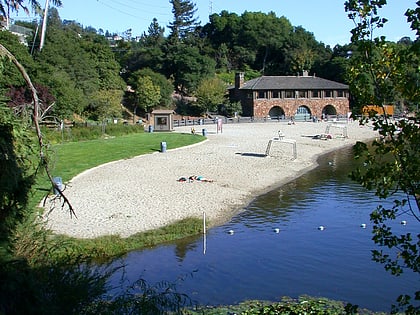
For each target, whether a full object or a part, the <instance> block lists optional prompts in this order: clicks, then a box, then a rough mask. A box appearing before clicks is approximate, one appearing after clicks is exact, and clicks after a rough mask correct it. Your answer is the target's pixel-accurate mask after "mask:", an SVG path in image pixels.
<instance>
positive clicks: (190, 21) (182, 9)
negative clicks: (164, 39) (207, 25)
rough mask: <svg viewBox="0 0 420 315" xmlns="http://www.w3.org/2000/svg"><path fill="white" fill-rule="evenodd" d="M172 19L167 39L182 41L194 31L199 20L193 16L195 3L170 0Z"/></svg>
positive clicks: (195, 10) (186, 0) (183, 0)
mask: <svg viewBox="0 0 420 315" xmlns="http://www.w3.org/2000/svg"><path fill="white" fill-rule="evenodd" d="M169 2H170V3H171V4H172V13H173V14H174V21H173V22H171V23H169V26H168V28H169V29H170V30H171V33H170V35H169V39H171V40H173V41H175V42H178V41H183V40H185V39H186V38H188V37H189V36H190V35H192V34H193V33H194V31H195V30H196V28H197V27H198V26H199V25H200V22H199V21H198V20H197V18H196V17H194V15H195V13H196V12H197V9H196V7H195V3H192V2H191V1H189V0H170V1H169Z"/></svg>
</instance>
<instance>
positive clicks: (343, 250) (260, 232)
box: [116, 150, 419, 311]
mask: <svg viewBox="0 0 420 315" xmlns="http://www.w3.org/2000/svg"><path fill="white" fill-rule="evenodd" d="M349 154H350V152H349V150H347V151H346V150H343V151H339V152H335V153H331V154H329V155H327V156H326V157H325V158H323V159H322V160H320V164H321V165H320V167H319V168H317V169H316V170H314V171H312V172H310V173H308V174H306V175H304V176H303V177H301V178H299V179H298V180H296V181H292V182H291V183H289V184H288V185H285V186H283V187H281V188H279V189H276V190H274V191H272V192H269V193H267V194H265V195H263V196H261V197H259V198H257V199H255V200H254V201H253V202H252V203H251V204H250V205H249V206H247V207H246V208H245V209H244V211H243V212H241V213H240V214H238V215H237V216H236V217H234V218H233V219H232V220H231V221H230V222H228V223H227V224H225V225H223V226H220V227H217V228H214V229H211V230H210V231H208V233H207V251H206V254H205V255H203V239H202V237H200V236H197V237H193V238H190V239H187V240H183V241H180V242H176V243H173V244H167V245H163V246H159V247H157V248H155V249H153V250H143V251H139V252H132V253H129V254H128V255H127V257H126V259H125V261H124V262H125V263H126V264H127V267H126V268H125V272H126V276H127V278H128V279H132V280H136V279H137V278H138V277H142V278H144V279H146V280H147V281H149V282H151V283H157V282H159V281H162V280H165V281H169V282H173V283H177V287H178V290H179V291H180V292H183V293H186V294H188V295H189V296H190V297H191V298H192V299H194V300H195V301H197V302H198V303H200V304H204V305H206V304H211V305H219V304H234V303H239V302H241V301H243V300H245V299H268V300H278V299H279V298H280V297H281V296H292V297H297V296H299V295H302V294H309V295H312V296H325V297H329V298H332V299H337V300H343V301H349V302H351V303H354V304H358V305H360V306H362V307H368V308H371V309H373V310H384V311H388V310H389V307H390V305H391V304H392V303H394V302H395V299H396V297H397V295H399V294H401V293H412V292H414V291H415V290H417V289H418V287H419V279H418V275H412V274H409V273H406V274H404V275H403V276H402V277H398V278H396V277H393V276H391V275H389V274H388V273H386V272H385V271H384V270H383V266H381V265H379V264H376V263H374V262H372V261H371V260H370V258H371V249H372V248H373V247H374V245H373V242H372V241H371V230H370V227H369V213H370V212H371V211H372V210H373V209H374V208H375V207H376V203H377V200H376V198H375V197H374V196H373V195H372V194H369V193H367V192H366V191H365V190H364V189H363V188H361V187H360V186H358V185H357V184H354V183H352V182H350V181H349V179H348V174H349V172H350V170H351V169H352V168H353V167H354V161H352V160H351V159H348V158H346V157H347V156H349ZM342 157H344V158H342ZM407 220H409V218H407ZM361 224H367V228H366V229H363V228H361ZM321 225H322V226H324V227H325V229H324V230H323V231H321V230H319V229H318V227H319V226H321ZM276 229H279V233H276V232H275V230H276ZM395 229H397V231H404V232H409V231H411V232H413V233H414V232H415V226H414V225H413V224H411V225H410V224H407V225H406V226H402V225H401V224H396V225H395ZM230 230H232V231H234V233H232V234H230V233H228V232H229V231H230ZM116 277H117V276H116Z"/></svg>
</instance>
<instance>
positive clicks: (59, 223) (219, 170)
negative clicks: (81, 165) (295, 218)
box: [45, 122, 376, 238]
mask: <svg viewBox="0 0 420 315" xmlns="http://www.w3.org/2000/svg"><path fill="white" fill-rule="evenodd" d="M328 124H329V123H327V122H318V123H313V122H296V124H295V125H289V124H288V123H287V122H266V123H240V124H224V125H223V129H222V132H217V129H216V125H205V126H200V129H199V128H197V126H196V130H197V131H199V132H200V133H201V128H205V129H206V131H207V140H206V141H204V142H202V143H200V144H197V145H193V146H189V147H184V148H179V149H173V150H171V144H170V143H167V148H168V149H167V151H166V152H163V153H162V152H156V153H153V154H147V155H142V156H138V157H135V158H132V159H127V160H121V161H116V162H112V163H107V164H104V165H101V166H99V167H96V168H93V169H90V170H87V171H85V172H83V173H81V174H79V175H78V176H76V177H74V178H73V179H72V180H71V181H70V182H69V183H66V184H67V188H66V190H65V194H66V196H67V197H68V198H69V199H70V201H71V203H72V205H73V207H74V209H75V212H76V215H77V218H70V216H69V212H68V211H66V209H61V207H60V205H59V204H58V203H57V207H56V208H55V209H54V210H53V211H52V212H50V213H49V214H48V215H46V216H45V219H46V220H47V227H48V228H50V229H51V230H53V231H54V232H55V233H57V234H65V235H68V236H72V237H77V238H95V237H99V236H103V235H110V234H113V235H120V236H121V237H128V236H130V235H133V234H136V233H138V232H143V231H146V230H151V229H155V228H158V227H161V226H165V225H167V224H170V223H173V222H175V221H178V220H181V219H183V218H187V217H200V218H201V217H202V216H203V213H205V214H206V218H207V220H208V222H209V223H210V224H211V225H213V226H214V225H218V224H222V223H224V222H227V221H228V220H229V219H230V218H231V217H232V216H233V215H235V214H236V213H238V212H239V211H241V210H242V209H243V207H245V206H246V205H247V204H248V203H249V202H250V201H251V200H252V199H253V198H255V197H256V196H258V195H260V194H262V193H264V192H267V191H269V190H271V189H274V188H276V187H279V186H281V185H282V184H284V183H286V182H288V181H290V180H291V179H293V178H296V177H298V176H299V175H301V174H302V173H304V172H306V171H308V170H310V169H312V168H314V167H316V159H317V157H318V156H319V155H321V154H323V153H326V152H329V151H331V150H335V149H338V148H341V147H344V146H349V145H352V144H354V143H355V142H356V141H358V140H359V141H367V140H369V139H372V138H374V137H375V136H376V133H375V132H374V131H373V130H372V128H370V127H367V126H359V124H358V122H350V123H340V126H342V127H340V128H338V127H335V126H334V125H332V127H331V128H330V132H329V133H330V134H331V136H332V139H328V140H319V139H313V138H312V136H314V135H319V134H324V133H325V132H326V127H327V126H328ZM343 126H345V127H346V128H345V129H344V128H343ZM279 131H281V132H282V133H283V134H284V137H285V139H288V140H295V141H296V149H297V158H296V159H293V145H292V144H291V143H287V142H280V141H273V143H272V146H271V150H270V154H269V155H268V156H266V155H265V153H266V149H267V145H268V142H269V140H270V139H273V138H277V137H278V133H279ZM343 131H347V137H343ZM174 132H186V133H189V132H190V127H178V128H175V131H174ZM191 175H201V176H204V177H206V178H209V179H212V180H213V182H199V181H194V182H188V181H186V182H178V181H177V180H178V179H179V178H180V177H187V178H188V177H189V176H191ZM50 206H51V202H50V201H48V202H47V208H49V207H50ZM46 212H48V211H46Z"/></svg>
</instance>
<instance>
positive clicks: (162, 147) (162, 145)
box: [160, 142, 166, 153]
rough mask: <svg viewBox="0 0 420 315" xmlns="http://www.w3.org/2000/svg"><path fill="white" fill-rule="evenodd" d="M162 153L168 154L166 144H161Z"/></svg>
mask: <svg viewBox="0 0 420 315" xmlns="http://www.w3.org/2000/svg"><path fill="white" fill-rule="evenodd" d="M160 152H162V153H165V152H166V142H161V143H160Z"/></svg>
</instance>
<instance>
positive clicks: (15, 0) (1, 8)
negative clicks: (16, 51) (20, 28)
mask: <svg viewBox="0 0 420 315" xmlns="http://www.w3.org/2000/svg"><path fill="white" fill-rule="evenodd" d="M26 3H28V4H26ZM52 3H53V4H54V5H56V6H58V7H59V6H61V0H53V1H52ZM28 5H29V6H30V7H31V8H32V10H33V11H40V8H41V6H40V4H39V1H37V0H27V1H25V0H1V1H0V16H3V17H4V18H5V20H6V26H9V21H10V14H11V13H12V12H17V11H19V9H22V10H23V11H24V12H25V13H27V14H29V8H28Z"/></svg>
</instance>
